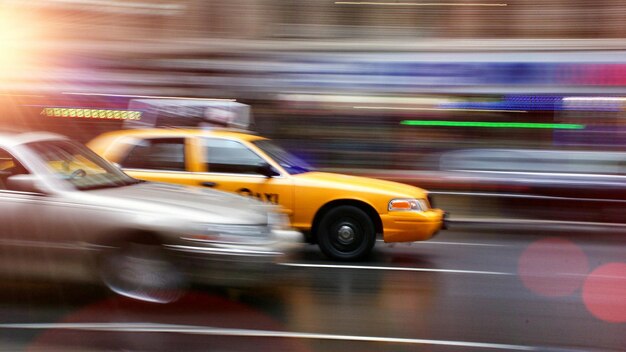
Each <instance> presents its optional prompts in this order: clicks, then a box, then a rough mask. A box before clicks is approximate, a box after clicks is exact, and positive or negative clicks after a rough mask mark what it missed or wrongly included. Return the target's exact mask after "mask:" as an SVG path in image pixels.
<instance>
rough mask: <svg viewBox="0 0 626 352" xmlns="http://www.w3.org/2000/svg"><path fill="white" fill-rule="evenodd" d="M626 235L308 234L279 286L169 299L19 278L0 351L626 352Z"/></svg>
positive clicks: (9, 288)
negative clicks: (355, 247)
mask: <svg viewBox="0 0 626 352" xmlns="http://www.w3.org/2000/svg"><path fill="white" fill-rule="evenodd" d="M625 244H626V238H624V237H623V234H620V233H619V231H615V230H613V231H610V230H607V229H604V230H603V229H583V228H581V229H578V230H576V231H565V230H561V231H555V230H554V229H552V230H550V231H548V230H546V229H540V228H537V229H534V230H533V229H525V230H523V231H519V230H518V231H515V230H512V229H506V228H496V227H491V228H486V227H483V228H476V227H474V228H470V227H456V228H453V229H451V230H448V231H443V232H441V233H440V234H439V235H438V236H436V237H435V238H433V239H432V240H430V241H425V242H421V243H414V244H412V245H404V244H397V245H395V246H389V245H386V244H384V243H382V242H380V241H379V242H378V243H377V245H376V249H375V251H374V255H373V257H372V258H370V260H369V261H367V262H354V263H339V262H332V261H328V260H325V259H324V258H323V257H322V255H321V254H320V253H319V250H318V248H317V247H315V246H312V245H309V246H307V247H305V249H304V250H303V251H302V253H299V255H298V257H297V258H294V260H293V262H291V263H289V264H288V265H286V266H285V274H284V277H281V278H280V280H277V283H276V284H274V285H273V287H269V288H259V289H247V290H234V289H233V290H230V289H218V288H211V287H194V288H192V289H190V290H189V292H188V294H187V295H185V296H184V297H183V298H182V299H181V300H180V301H178V302H176V303H173V304H170V305H158V304H148V303H138V302H134V301H131V300H128V299H124V298H120V297H117V296H114V295H113V294H109V293H107V292H106V291H105V290H104V289H103V288H100V287H97V286H85V285H78V284H64V283H60V282H53V283H50V282H47V283H45V282H27V281H25V280H19V279H15V278H13V279H11V280H10V281H9V282H5V283H3V285H2V287H3V289H2V292H0V295H1V297H2V300H1V302H2V303H1V306H0V323H1V328H0V350H3V351H12V350H27V351H42V350H46V351H50V350H52V351H73V350H76V351H108V350H122V351H139V350H161V351H173V350H177V349H178V350H184V351H192V350H197V351H207V350H213V351H218V350H219V351H244V350H270V349H271V350H273V351H345V350H349V351H409V350H419V351H485V350H487V351H488V350H520V351H583V350H584V351H596V350H597V351H600V350H601V351H621V350H624V349H625V348H626V335H624V334H623V328H624V325H623V322H624V320H625V319H626V316H625V315H626V309H625V307H626V303H625V301H624V297H626V295H625V294H624V290H625V287H626V272H624V270H623V269H624V267H625V265H624V264H623V263H626V251H624V247H625ZM607 273H609V275H607Z"/></svg>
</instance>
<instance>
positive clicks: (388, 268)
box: [280, 263, 515, 275]
mask: <svg viewBox="0 0 626 352" xmlns="http://www.w3.org/2000/svg"><path fill="white" fill-rule="evenodd" d="M280 265H284V266H293V267H302V268H329V269H363V270H391V271H423V272H433V273H451V274H480V275H515V274H512V273H505V272H500V271H479V270H455V269H431V268H406V267H399V266H369V265H335V264H304V263H281V264H280Z"/></svg>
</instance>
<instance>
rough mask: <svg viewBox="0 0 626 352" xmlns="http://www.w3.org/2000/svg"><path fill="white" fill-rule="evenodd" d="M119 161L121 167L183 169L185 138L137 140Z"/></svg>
mask: <svg viewBox="0 0 626 352" xmlns="http://www.w3.org/2000/svg"><path fill="white" fill-rule="evenodd" d="M133 144H134V147H132V148H131V150H130V152H129V153H128V154H127V155H126V158H125V159H124V160H123V161H122V162H121V163H120V165H121V166H122V167H123V168H130V169H148V170H170V171H185V139H184V138H154V139H144V140H137V141H134V142H133Z"/></svg>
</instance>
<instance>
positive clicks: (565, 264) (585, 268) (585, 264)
mask: <svg viewBox="0 0 626 352" xmlns="http://www.w3.org/2000/svg"><path fill="white" fill-rule="evenodd" d="M587 273H589V259H587V256H586V255H585V253H584V252H583V251H582V250H581V249H580V248H579V247H578V246H577V245H576V244H574V243H573V242H572V241H569V240H567V239H563V238H557V237H548V238H544V239H541V240H538V241H535V242H533V243H532V244H530V245H529V246H528V247H527V248H526V249H525V250H524V252H523V253H522V255H521V256H520V259H519V263H518V274H519V276H520V279H521V280H522V283H523V284H524V286H526V288H528V289H529V290H530V291H532V292H534V293H536V294H539V295H542V296H547V297H563V296H567V295H571V294H573V293H574V292H575V291H576V290H577V289H578V288H580V287H581V286H582V284H583V282H584V279H585V276H586V275H587Z"/></svg>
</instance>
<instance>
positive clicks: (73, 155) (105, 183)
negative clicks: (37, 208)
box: [27, 140, 140, 190]
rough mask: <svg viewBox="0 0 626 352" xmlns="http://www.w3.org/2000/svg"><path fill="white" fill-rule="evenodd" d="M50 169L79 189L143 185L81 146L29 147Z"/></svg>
mask: <svg viewBox="0 0 626 352" xmlns="http://www.w3.org/2000/svg"><path fill="white" fill-rule="evenodd" d="M27 147H28V148H30V149H31V150H33V151H35V152H36V153H37V154H38V155H39V157H41V159H42V160H43V161H44V163H45V164H46V166H48V169H49V170H50V171H51V172H52V173H53V174H54V175H55V176H57V177H59V178H62V179H63V180H66V181H68V182H70V183H72V184H73V185H74V186H75V187H76V188H77V189H80V190H90V189H98V188H108V187H120V186H126V185H129V184H134V183H138V182H140V181H139V180H135V179H134V178H132V177H130V176H128V175H126V174H125V173H123V172H122V171H121V170H119V169H118V168H116V167H115V166H113V165H111V164H110V163H109V162H107V161H105V160H104V159H102V158H101V157H99V156H98V155H97V154H96V153H94V152H92V151H91V150H90V149H89V148H87V147H85V146H83V145H82V144H79V143H76V142H73V141H69V140H51V141H41V142H33V143H28V144H27Z"/></svg>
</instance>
